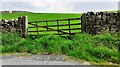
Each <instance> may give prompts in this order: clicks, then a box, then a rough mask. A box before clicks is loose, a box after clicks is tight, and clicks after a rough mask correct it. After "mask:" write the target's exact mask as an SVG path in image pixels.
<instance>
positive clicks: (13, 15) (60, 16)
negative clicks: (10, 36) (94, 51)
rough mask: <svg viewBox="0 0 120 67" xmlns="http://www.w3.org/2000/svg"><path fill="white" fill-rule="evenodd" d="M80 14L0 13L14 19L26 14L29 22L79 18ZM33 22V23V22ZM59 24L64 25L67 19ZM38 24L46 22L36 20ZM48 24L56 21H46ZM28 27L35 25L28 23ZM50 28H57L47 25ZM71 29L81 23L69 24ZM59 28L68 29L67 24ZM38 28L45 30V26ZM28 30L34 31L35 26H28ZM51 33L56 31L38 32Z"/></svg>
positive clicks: (76, 21)
mask: <svg viewBox="0 0 120 67" xmlns="http://www.w3.org/2000/svg"><path fill="white" fill-rule="evenodd" d="M81 15H82V14H72V13H71V14H70V13H29V12H28V13H27V12H25V13H24V12H23V13H5V14H2V18H3V19H8V20H10V19H15V18H18V17H20V16H28V21H29V22H36V21H43V20H44V21H45V20H57V19H58V20H60V19H68V18H81ZM78 23H81V20H72V21H70V24H78ZM34 24H35V23H34ZM59 24H60V25H64V24H68V21H59ZM38 25H40V26H45V25H46V23H45V22H38ZM48 25H57V22H56V21H54V22H48ZM28 27H35V26H33V25H30V24H29V25H28ZM49 28H52V29H54V30H57V26H55V27H49ZM70 28H71V29H75V28H81V25H80V24H78V25H71V26H70ZM59 29H69V26H60V27H59ZM38 30H47V29H45V28H40V27H39V29H38ZM28 31H36V28H28ZM64 32H69V30H64ZM79 32H81V30H80V29H77V30H71V33H79ZM53 33H55V34H56V33H57V31H46V32H39V34H53ZM28 34H32V35H36V34H37V33H36V32H28Z"/></svg>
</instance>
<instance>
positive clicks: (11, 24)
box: [0, 16, 27, 36]
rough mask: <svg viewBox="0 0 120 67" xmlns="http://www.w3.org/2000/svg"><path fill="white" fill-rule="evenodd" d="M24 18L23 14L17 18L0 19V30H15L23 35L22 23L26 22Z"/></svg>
mask: <svg viewBox="0 0 120 67" xmlns="http://www.w3.org/2000/svg"><path fill="white" fill-rule="evenodd" d="M26 19H27V18H26V17H25V16H23V17H19V18H17V19H12V20H4V19H2V20H1V21H0V30H1V31H2V32H6V31H7V32H17V33H19V34H20V36H24V35H25V34H24V33H23V32H24V31H25V29H24V27H25V26H24V24H25V23H26V22H25V20H26ZM23 34H24V35H23Z"/></svg>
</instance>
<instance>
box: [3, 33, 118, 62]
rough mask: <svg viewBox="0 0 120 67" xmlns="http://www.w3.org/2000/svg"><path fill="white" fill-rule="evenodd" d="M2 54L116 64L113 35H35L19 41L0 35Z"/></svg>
mask: <svg viewBox="0 0 120 67" xmlns="http://www.w3.org/2000/svg"><path fill="white" fill-rule="evenodd" d="M2 41H3V45H2V53H16V52H18V53H19V52H20V53H21V52H22V53H25V52H27V53H34V54H37V53H39V54H57V55H59V54H65V55H67V56H71V57H74V58H79V59H82V60H85V61H90V62H96V63H101V62H112V63H117V64H118V63H119V61H120V59H119V55H118V54H119V51H118V46H119V44H120V33H117V34H110V33H106V34H100V35H94V36H93V35H90V34H86V33H85V34H76V35H72V36H55V35H47V36H39V37H32V36H28V37H26V38H20V37H19V36H18V35H17V34H15V33H4V34H2Z"/></svg>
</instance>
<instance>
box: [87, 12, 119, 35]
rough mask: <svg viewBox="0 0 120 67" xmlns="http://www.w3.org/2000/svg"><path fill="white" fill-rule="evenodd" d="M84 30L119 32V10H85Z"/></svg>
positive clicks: (98, 32)
mask: <svg viewBox="0 0 120 67" xmlns="http://www.w3.org/2000/svg"><path fill="white" fill-rule="evenodd" d="M85 16H86V31H87V32H89V33H90V34H101V33H106V32H111V33H116V32H120V12H96V13H94V12H87V13H86V14H85Z"/></svg>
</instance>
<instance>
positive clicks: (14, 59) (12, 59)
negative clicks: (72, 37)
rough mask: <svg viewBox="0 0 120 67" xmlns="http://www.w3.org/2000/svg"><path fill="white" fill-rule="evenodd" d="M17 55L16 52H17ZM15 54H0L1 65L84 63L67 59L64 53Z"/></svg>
mask: <svg viewBox="0 0 120 67" xmlns="http://www.w3.org/2000/svg"><path fill="white" fill-rule="evenodd" d="M17 55H18V54H17ZM17 55H16V54H13V55H7V56H0V60H2V65H84V64H82V63H80V62H75V61H72V62H71V61H67V60H65V56H64V55H35V54H33V55H31V56H28V57H23V56H17Z"/></svg>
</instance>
